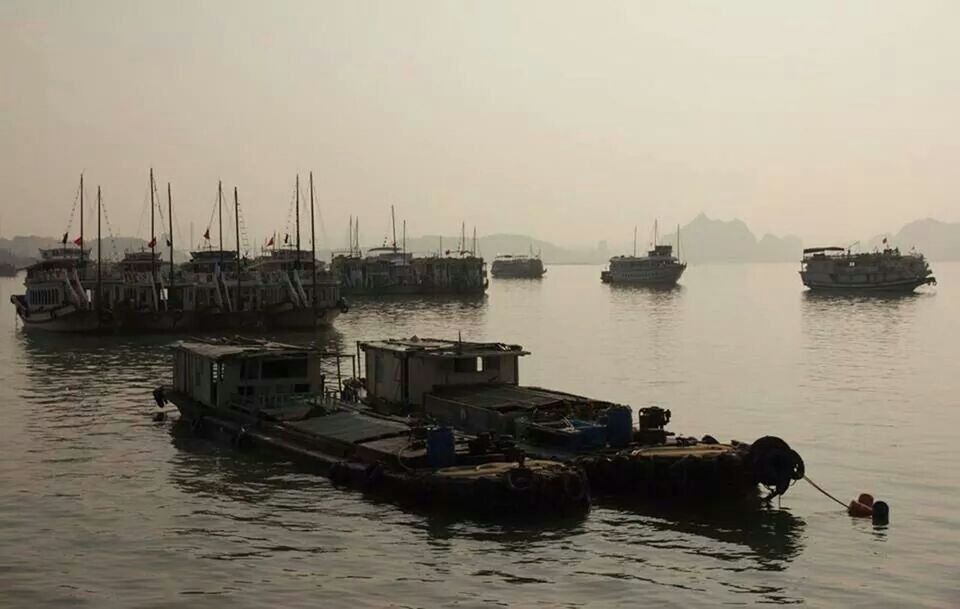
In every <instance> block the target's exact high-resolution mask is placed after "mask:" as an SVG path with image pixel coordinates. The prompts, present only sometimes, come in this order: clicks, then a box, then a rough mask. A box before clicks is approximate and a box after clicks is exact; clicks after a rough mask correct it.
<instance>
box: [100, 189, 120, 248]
mask: <svg viewBox="0 0 960 609" xmlns="http://www.w3.org/2000/svg"><path fill="white" fill-rule="evenodd" d="M100 206H101V209H103V221H104V223H105V224H106V225H107V235H109V236H110V249H111V251H112V252H113V254H112V255H113V257H112V258H111V260H113V261H115V262H118V261H119V260H120V254H119V253H118V252H117V237H116V236H115V235H114V234H113V228H112V227H111V226H110V216H108V215H107V206H106V205H105V204H104V203H103V201H102V199H101V202H100Z"/></svg>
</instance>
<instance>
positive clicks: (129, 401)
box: [0, 263, 960, 608]
mask: <svg viewBox="0 0 960 609" xmlns="http://www.w3.org/2000/svg"><path fill="white" fill-rule="evenodd" d="M934 267H935V270H936V274H937V276H938V277H939V279H940V287H938V288H935V289H931V290H929V291H926V292H924V293H918V294H917V295H915V296H907V297H896V298H856V297H820V296H816V295H812V294H809V293H805V292H804V291H803V290H802V289H801V286H800V282H799V278H798V277H797V274H796V268H795V265H773V264H771V265H742V266H735V265H731V266H724V265H716V266H700V267H691V268H690V269H689V270H688V271H687V273H686V275H685V276H684V278H683V284H684V285H683V286H682V287H680V288H678V289H676V290H672V291H650V290H644V289H623V288H614V287H610V286H606V285H603V284H601V283H600V281H599V272H600V269H599V268H598V267H588V266H566V267H563V266H556V267H552V268H550V270H549V273H548V274H547V277H546V278H545V279H543V280H542V281H523V280H493V281H492V283H491V286H490V290H489V293H488V294H487V296H485V297H483V298H476V299H468V300H443V299H429V300H409V299H406V300H405V299H397V300H390V301H385V302H375V303H357V304H356V306H354V308H353V309H352V311H351V312H350V313H349V315H345V316H343V317H341V318H340V320H338V322H337V327H336V329H335V330H333V331H330V332H327V333H324V334H319V335H316V336H312V335H310V334H301V335H284V336H283V337H282V338H283V339H285V340H288V341H295V342H301V343H308V342H316V343H320V344H324V345H326V346H340V347H341V348H343V349H353V347H354V341H356V340H357V339H360V338H378V337H384V336H409V335H412V334H417V335H419V336H437V337H455V336H456V335H457V332H461V333H462V335H463V338H464V339H465V340H466V339H495V340H503V341H510V342H518V343H521V344H523V345H524V346H525V347H527V348H528V349H530V350H531V351H533V355H532V356H530V357H527V358H526V359H524V360H523V361H522V363H521V375H522V381H523V382H524V383H528V384H537V385H544V386H549V387H553V388H557V389H563V390H568V391H573V392H577V393H585V394H588V395H592V396H595V397H599V398H606V399H609V400H614V401H618V402H625V403H629V404H631V405H633V406H634V407H641V406H645V405H650V404H659V405H661V406H664V407H666V408H670V409H671V410H672V411H673V422H672V424H671V427H672V428H673V429H674V430H675V431H678V432H682V433H685V434H693V435H700V434H704V433H711V434H713V435H715V436H717V437H718V438H721V439H729V438H737V439H741V440H753V439H755V438H756V437H758V436H760V435H765V434H768V433H773V434H777V435H781V436H783V437H784V438H785V439H787V440H788V441H789V442H790V443H791V444H792V445H793V446H794V447H795V448H796V449H797V450H798V451H800V453H801V454H802V455H803V456H804V458H805V459H806V463H807V472H808V474H809V475H810V476H811V477H812V478H813V479H815V480H816V481H817V482H819V483H820V484H821V485H822V486H824V487H826V488H827V489H829V490H830V491H832V492H833V493H834V494H836V495H838V496H839V497H840V498H841V499H843V500H844V501H847V500H849V499H850V498H851V497H853V496H855V495H856V494H858V493H859V492H862V491H871V492H873V493H874V494H875V495H877V496H878V498H882V499H885V500H887V501H888V502H889V503H890V505H891V508H892V524H891V526H889V527H887V528H874V527H873V526H871V525H870V523H869V522H863V521H854V520H851V519H850V518H849V517H847V516H846V515H845V514H844V513H843V512H842V511H840V510H839V509H838V506H837V505H836V504H834V503H832V502H831V501H830V500H829V499H827V498H825V497H824V496H823V495H820V494H819V493H817V492H816V491H814V490H813V489H812V488H811V487H809V486H808V485H806V484H805V483H801V484H798V485H797V486H795V487H794V488H793V489H791V491H790V492H789V493H788V494H787V496H786V497H785V498H784V499H783V501H782V503H781V504H780V506H779V508H778V507H777V506H773V508H771V509H767V510H761V511H752V512H749V513H728V512H724V511H718V510H716V509H711V508H710V506H704V507H703V509H696V510H690V511H685V512H683V513H676V512H657V511H651V510H649V509H647V510H645V509H642V508H638V507H637V506H623V505H612V504H601V505H599V506H598V507H596V508H595V509H594V510H593V511H592V512H591V513H590V514H589V516H587V517H586V518H582V519H576V520H572V521H563V522H552V523H548V524H543V525H540V526H532V525H530V524H529V523H527V524H524V523H510V522H501V523H485V522H475V521H471V520H468V519H464V518H462V517H456V516H452V515H443V514H429V513H419V512H411V511H405V510H403V509H401V508H399V507H397V506H395V505H393V504H391V503H385V502H375V501H372V500H370V499H367V498H364V497H363V496H361V495H359V494H356V493H353V492H349V491H341V490H337V489H334V488H332V487H331V486H330V485H329V484H328V483H327V482H326V480H325V479H323V478H319V477H315V476H312V475H310V474H309V473H306V472H303V471H298V470H297V469H296V468H293V467H292V466H291V465H290V464H288V463H284V462H282V461H277V460H266V459H264V458H262V457H259V456H257V455H255V454H246V453H238V452H235V451H233V450H232V449H230V448H229V447H227V446H221V445H217V444H214V443H211V442H209V441H206V440H203V439H198V438H194V437H192V436H190V434H188V433H184V432H181V431H180V429H179V427H178V426H176V425H175V424H174V422H173V421H167V422H163V423H154V422H153V421H152V420H151V419H150V415H151V414H152V411H153V408H154V406H153V404H152V398H151V396H150V391H151V390H152V389H153V388H154V387H155V386H156V385H157V384H159V383H161V382H164V381H165V380H166V379H167V376H168V374H169V361H168V354H167V352H166V350H165V345H167V344H169V342H171V341H172V340H173V337H159V338H149V339H131V338H96V337H57V336H42V335H32V334H30V335H28V334H25V333H24V332H23V331H22V330H20V329H19V328H17V327H16V324H15V323H14V312H13V307H12V306H11V305H9V304H7V303H8V302H9V294H10V293H12V292H14V291H18V290H19V289H20V282H21V279H20V278H17V279H0V303H2V305H3V306H6V315H0V605H3V606H13V607H21V606H22V607H78V606H88V607H98V608H99V607H130V606H137V607H220V606H222V607H231V608H241V607H262V606H266V605H268V604H269V605H270V606H277V607H339V606H344V607H346V606H349V607H438V606H456V607H489V606H496V605H499V606H517V607H531V606H541V607H581V606H598V607H605V606H609V607H616V606H624V607H626V606H630V607H634V606H684V607H691V606H716V605H734V606H737V605H754V604H801V605H809V606H825V607H826V606H862V607H889V606H893V607H896V606H928V607H955V606H960V592H958V589H960V586H958V584H957V581H958V580H960V578H958V576H960V516H958V508H957V505H958V503H960V501H958V500H960V490H958V487H960V484H958V483H960V473H958V471H960V470H958V458H957V456H956V446H957V441H956V437H957V429H958V423H960V414H958V409H957V405H958V401H960V369H958V355H960V349H958V347H957V344H958V342H957V341H958V340H960V315H958V311H960V265H957V264H942V263H941V264H936V265H934Z"/></svg>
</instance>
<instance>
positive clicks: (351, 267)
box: [330, 207, 489, 296]
mask: <svg viewBox="0 0 960 609" xmlns="http://www.w3.org/2000/svg"><path fill="white" fill-rule="evenodd" d="M390 216H391V222H392V224H393V241H392V243H391V244H390V245H387V244H386V243H384V245H383V247H375V248H371V249H368V250H367V251H366V253H364V252H362V251H361V249H360V242H359V237H358V236H357V235H358V234H359V220H358V221H357V222H358V223H357V224H356V225H354V224H352V223H351V226H350V247H349V249H347V250H344V251H339V252H334V255H333V260H332V261H331V263H330V271H331V272H332V273H333V276H334V277H335V278H336V280H337V281H338V282H339V284H340V291H341V293H343V294H345V295H348V296H399V295H422V294H483V293H484V292H485V291H486V289H487V285H488V283H489V282H488V280H487V266H486V262H484V260H483V258H482V257H480V256H479V255H477V251H476V250H477V247H476V242H477V237H476V233H474V237H473V242H474V245H473V247H472V248H469V249H468V248H467V238H466V232H465V231H466V228H465V227H461V233H460V244H459V246H458V248H457V250H456V251H449V250H448V251H446V252H437V253H436V254H434V255H429V256H414V255H413V254H412V253H410V252H408V251H407V249H406V246H405V245H404V244H405V243H406V237H405V236H404V237H403V238H402V240H401V241H400V242H399V243H398V242H397V237H396V234H397V230H396V220H395V218H394V214H393V208H392V207H391V210H390ZM403 232H404V235H405V234H406V223H404V230H403Z"/></svg>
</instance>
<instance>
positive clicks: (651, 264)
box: [600, 224, 687, 286]
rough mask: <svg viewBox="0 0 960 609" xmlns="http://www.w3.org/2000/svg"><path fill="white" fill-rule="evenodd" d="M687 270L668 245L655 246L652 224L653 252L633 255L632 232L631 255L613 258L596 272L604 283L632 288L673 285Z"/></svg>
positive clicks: (678, 237) (685, 265) (635, 241)
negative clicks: (628, 285)
mask: <svg viewBox="0 0 960 609" xmlns="http://www.w3.org/2000/svg"><path fill="white" fill-rule="evenodd" d="M679 242H680V229H679V228H677V243H678V246H679ZM686 269H687V264H686V263H685V262H681V261H680V259H679V258H678V257H677V256H674V255H673V246H672V245H658V244H657V231H656V224H654V237H653V249H651V250H650V251H648V252H647V255H646V256H637V232H636V229H634V232H633V255H632V256H614V257H613V258H611V259H610V264H609V267H608V269H607V270H605V271H603V272H601V273H600V280H601V281H603V282H604V283H626V284H636V285H654V286H673V285H676V283H677V282H678V281H679V280H680V276H681V275H683V272H684V271H685V270H686Z"/></svg>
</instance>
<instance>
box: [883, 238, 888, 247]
mask: <svg viewBox="0 0 960 609" xmlns="http://www.w3.org/2000/svg"><path fill="white" fill-rule="evenodd" d="M883 244H884V245H886V244H887V238H886V237H884V238H883Z"/></svg>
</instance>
